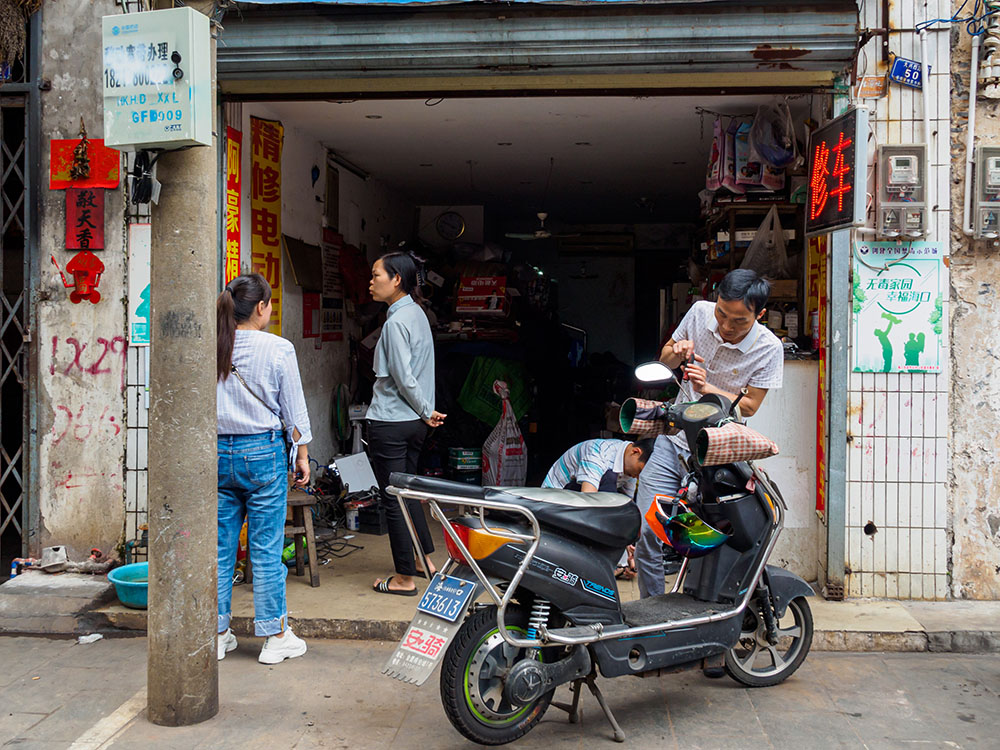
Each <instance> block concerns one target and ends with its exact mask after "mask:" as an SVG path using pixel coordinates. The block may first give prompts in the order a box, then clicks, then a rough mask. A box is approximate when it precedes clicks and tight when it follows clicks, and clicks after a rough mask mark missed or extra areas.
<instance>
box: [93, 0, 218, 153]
mask: <svg viewBox="0 0 1000 750" xmlns="http://www.w3.org/2000/svg"><path fill="white" fill-rule="evenodd" d="M102 24H103V36H102V41H103V48H104V143H105V145H107V146H112V147H114V148H118V149H121V150H123V151H135V150H142V149H155V148H162V149H173V148H182V147H185V146H209V145H211V143H212V60H211V41H210V37H209V28H208V17H207V16H205V15H204V14H203V13H199V12H197V11H195V10H193V9H191V8H171V9H168V10H151V11H144V12H141V13H123V14H118V15H114V16H104V18H103V19H102Z"/></svg>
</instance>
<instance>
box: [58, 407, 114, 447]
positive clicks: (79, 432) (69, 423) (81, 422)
mask: <svg viewBox="0 0 1000 750" xmlns="http://www.w3.org/2000/svg"><path fill="white" fill-rule="evenodd" d="M110 408H111V407H110V406H105V407H104V410H103V411H102V412H101V415H100V416H99V417H97V419H90V420H88V419H86V418H85V417H84V412H85V411H86V410H87V406H86V404H84V405H83V406H81V407H80V408H79V409H77V411H76V413H75V414H74V413H73V410H72V409H71V408H70V407H68V406H66V405H65V404H59V405H57V406H56V408H55V409H54V411H55V414H56V419H55V420H54V421H53V423H52V434H53V435H56V439H55V440H54V441H53V442H52V447H53V448H54V447H55V446H57V445H59V443H61V442H62V441H63V439H64V438H65V437H66V436H67V435H71V436H72V437H73V439H74V440H77V441H78V442H81V443H83V442H86V440H87V439H88V438H89V437H90V436H91V435H93V434H94V430H95V429H97V428H101V427H104V426H107V428H108V429H109V430H111V431H113V433H114V434H113V437H118V435H120V434H121V431H122V428H121V425H120V424H119V423H118V420H116V419H115V417H114V415H113V414H112V415H109V414H108V409H110ZM60 415H65V421H66V423H65V425H63V426H62V429H59V422H60V421H61V420H60Z"/></svg>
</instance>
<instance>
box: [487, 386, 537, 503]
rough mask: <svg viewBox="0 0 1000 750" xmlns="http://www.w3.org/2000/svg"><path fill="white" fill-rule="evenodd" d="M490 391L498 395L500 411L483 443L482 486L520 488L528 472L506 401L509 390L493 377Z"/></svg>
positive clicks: (522, 441)
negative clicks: (498, 419) (498, 417)
mask: <svg viewBox="0 0 1000 750" xmlns="http://www.w3.org/2000/svg"><path fill="white" fill-rule="evenodd" d="M493 392H494V393H495V394H496V395H497V396H499V397H500V399H501V401H502V403H503V411H502V413H501V414H500V421H499V422H497V424H496V427H494V428H493V432H491V433H490V435H489V437H488V438H486V442H484V443H483V486H485V487H523V486H524V482H525V479H526V477H527V474H528V452H527V450H525V447H524V436H523V435H521V429H520V428H519V427H518V426H517V418H516V417H515V416H514V408H513V407H512V406H511V404H510V390H509V388H508V387H507V384H506V383H505V382H504V381H502V380H494V381H493Z"/></svg>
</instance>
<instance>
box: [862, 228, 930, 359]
mask: <svg viewBox="0 0 1000 750" xmlns="http://www.w3.org/2000/svg"><path fill="white" fill-rule="evenodd" d="M946 276H947V269H946V266H945V246H944V243H941V242H913V243H910V244H909V245H898V244H896V243H895V242H863V243H859V244H858V245H857V246H856V248H855V252H854V274H853V281H852V303H853V311H854V326H853V334H852V338H853V341H852V344H853V351H852V354H853V359H854V371H855V372H927V373H938V372H941V361H942V356H941V348H942V346H941V344H942V342H941V338H942V332H943V329H944V321H945V316H944V290H945V288H946V285H947V279H946Z"/></svg>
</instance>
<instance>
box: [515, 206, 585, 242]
mask: <svg viewBox="0 0 1000 750" xmlns="http://www.w3.org/2000/svg"><path fill="white" fill-rule="evenodd" d="M535 216H537V217H538V223H539V226H538V229H536V230H535V231H534V232H531V233H530V234H529V233H527V232H507V234H505V235H504V236H505V237H509V238H510V239H512V240H547V239H549V238H550V237H579V235H578V234H552V232H550V231H549V230H548V229H546V228H545V220H546V219H547V218H549V215H548V214H547V213H545V212H544V211H539V212H538V213H537V214H535Z"/></svg>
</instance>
